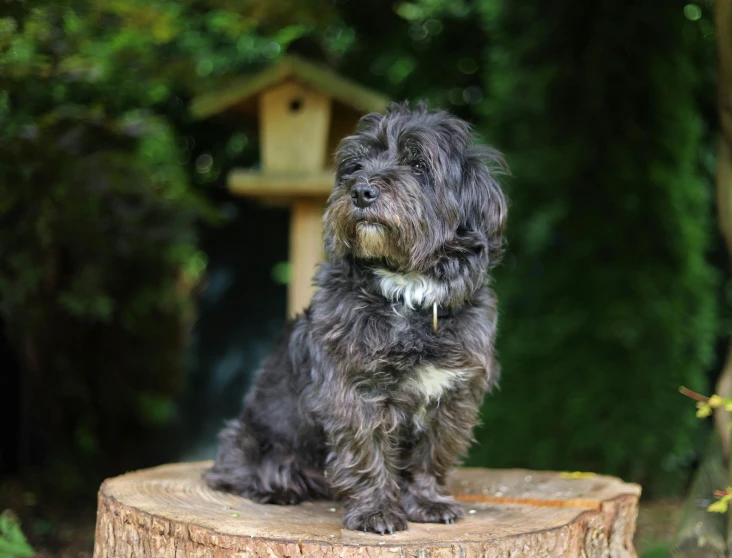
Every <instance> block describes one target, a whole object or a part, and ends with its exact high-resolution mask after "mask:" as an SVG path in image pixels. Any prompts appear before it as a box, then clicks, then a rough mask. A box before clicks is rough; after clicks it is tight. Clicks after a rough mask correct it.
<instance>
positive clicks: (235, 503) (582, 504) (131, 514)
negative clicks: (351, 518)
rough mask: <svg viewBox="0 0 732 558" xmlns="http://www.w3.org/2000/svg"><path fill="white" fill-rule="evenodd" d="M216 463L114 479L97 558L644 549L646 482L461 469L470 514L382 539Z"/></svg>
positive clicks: (333, 507) (622, 557) (331, 506)
mask: <svg viewBox="0 0 732 558" xmlns="http://www.w3.org/2000/svg"><path fill="white" fill-rule="evenodd" d="M210 465H211V463H210V462H199V463H179V464H172V465H163V466H161V467H156V468H153V469H145V470H142V471H137V472H134V473H128V474H126V475H122V476H120V477H116V478H113V479H108V480H107V481H105V482H104V484H102V487H101V489H100V491H99V509H98V514H97V529H96V543H95V547H94V556H95V558H112V557H115V558H117V557H121V556H124V557H137V556H145V557H148V556H150V557H162V558H168V557H170V558H188V557H209V558H223V557H240V558H244V557H250V556H251V557H257V558H258V557H268V558H276V557H293V558H295V557H301V556H314V557H320V556H324V557H328V558H330V557H333V558H335V557H346V558H349V557H360V558H371V557H414V558H427V557H441V558H448V557H458V556H460V557H464V558H469V557H476V558H477V557H496V558H504V557H505V558H509V557H510V558H519V557H526V558H541V557H561V558H573V557H583V558H594V557H603V558H607V557H613V558H614V557H618V558H626V557H633V556H636V553H635V550H634V548H633V542H632V541H633V534H634V531H635V520H636V515H637V511H638V497H639V495H640V487H639V486H638V485H635V484H628V483H624V482H622V481H620V480H618V479H616V478H613V477H606V476H601V475H571V474H570V475H563V474H561V473H551V472H535V471H527V470H490V469H469V468H465V469H458V470H457V471H455V472H454V474H453V475H452V476H451V480H450V486H451V489H452V491H453V493H454V494H455V495H456V497H457V499H458V500H459V501H461V502H462V503H463V505H464V506H465V510H466V512H467V513H466V517H465V519H462V520H460V521H458V522H457V523H456V524H454V525H440V524H417V523H410V524H409V530H408V531H405V532H400V533H397V534H395V535H387V536H380V535H375V534H371V533H362V532H357V531H349V530H345V529H343V528H342V526H341V517H342V513H343V508H342V505H341V504H336V503H332V502H315V503H304V504H299V505H297V506H272V505H260V504H255V503H254V502H252V501H250V500H246V499H244V498H240V497H237V496H232V495H231V494H226V493H223V492H218V491H215V490H211V489H210V488H208V487H207V486H206V485H204V483H203V482H202V481H201V473H202V472H203V471H204V470H205V469H206V468H207V467H209V466H210Z"/></svg>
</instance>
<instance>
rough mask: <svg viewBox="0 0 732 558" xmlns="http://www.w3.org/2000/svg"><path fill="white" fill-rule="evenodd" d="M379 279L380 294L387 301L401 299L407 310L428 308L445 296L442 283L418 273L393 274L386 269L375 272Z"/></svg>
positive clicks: (445, 288)
mask: <svg viewBox="0 0 732 558" xmlns="http://www.w3.org/2000/svg"><path fill="white" fill-rule="evenodd" d="M375 273H376V275H377V276H378V277H379V286H380V287H381V294H383V295H384V296H385V297H386V298H388V299H389V300H397V299H398V298H401V299H402V300H403V301H404V304H405V305H406V306H407V308H412V309H414V308H415V307H417V306H421V307H423V308H428V307H430V306H432V305H433V304H434V303H435V302H437V303H439V302H441V301H442V300H443V299H444V298H445V296H446V295H447V287H446V286H445V284H444V283H440V282H439V281H435V280H434V279H432V278H431V277H427V276H426V275H420V274H419V273H395V272H393V271H389V270H387V269H377V270H376V271H375Z"/></svg>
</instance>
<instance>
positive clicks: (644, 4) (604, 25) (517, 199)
mask: <svg viewBox="0 0 732 558" xmlns="http://www.w3.org/2000/svg"><path fill="white" fill-rule="evenodd" d="M491 4H494V3H491ZM683 7H684V4H683V3H680V2H669V3H659V2H656V1H655V0H642V1H639V2H634V3H627V2H622V3H621V2H615V3H612V2H600V1H589V2H585V3H577V2H572V1H568V0H564V1H563V2H544V1H543V0H527V1H525V2H510V1H505V2H503V3H500V4H499V7H498V9H497V10H496V11H494V10H493V9H491V10H488V9H486V11H485V13H484V16H485V19H486V22H487V23H486V25H488V26H489V27H490V28H491V29H492V30H494V32H495V40H496V45H495V46H494V48H492V49H491V51H490V54H491V63H492V77H490V78H489V80H488V81H489V84H488V85H489V87H490V90H491V91H492V97H491V105H490V107H489V108H490V111H489V115H488V118H487V120H486V128H487V130H488V131H489V133H490V135H491V137H492V139H493V141H494V143H495V144H496V145H498V146H500V148H501V149H503V150H504V151H505V152H506V154H507V157H508V161H509V163H510V165H511V167H512V171H513V173H514V178H513V179H512V180H510V196H511V198H512V207H511V212H510V232H509V242H510V245H509V256H508V257H507V259H506V262H505V266H504V268H503V269H502V270H500V271H499V277H498V280H497V288H498V291H499V296H500V300H501V324H500V340H499V351H500V361H501V363H502V366H503V379H502V381H501V389H500V391H497V392H496V393H495V394H494V396H492V397H490V398H489V400H488V401H487V403H486V405H485V406H484V413H483V420H484V427H483V428H482V429H481V430H480V432H479V434H478V437H479V439H480V441H481V445H480V447H479V448H478V449H476V450H475V451H474V452H473V456H472V458H473V461H474V462H477V463H483V464H489V465H491V466H496V467H509V466H530V467H536V468H557V469H565V470H577V469H579V470H593V471H597V472H604V473H614V474H620V475H623V476H625V477H626V478H628V479H630V480H636V481H641V482H644V483H650V485H649V486H650V487H651V488H657V487H661V488H662V489H669V488H671V486H672V484H670V482H669V481H670V479H671V478H672V476H669V475H668V474H667V473H670V474H672V473H673V472H675V471H677V470H678V468H679V467H680V466H682V465H684V464H685V463H687V462H688V460H689V458H690V456H691V451H692V449H693V444H692V441H693V440H692V437H693V434H694V432H695V429H697V428H698V423H697V421H696V419H695V418H694V409H693V405H691V404H690V403H689V401H687V400H685V399H684V398H682V397H681V396H680V395H679V393H678V388H679V386H680V385H682V384H683V385H686V386H688V387H690V388H692V389H699V390H704V389H706V387H707V386H706V383H705V373H706V371H707V369H708V367H709V365H710V360H711V357H712V348H713V343H714V340H715V335H716V320H717V317H716V310H715V297H716V285H717V280H718V279H717V274H716V272H715V270H713V269H712V267H711V266H710V265H709V264H708V263H707V261H706V260H705V253H706V251H707V249H708V245H709V242H710V231H711V227H712V226H713V222H712V214H711V194H710V183H709V179H708V175H706V174H705V173H704V172H702V170H701V169H700V162H699V160H700V156H699V155H700V147H701V143H700V138H701V129H702V128H701V122H700V118H699V116H698V110H697V107H696V105H695V97H694V95H695V93H696V91H697V88H698V86H699V79H698V75H697V69H696V68H695V67H694V66H693V64H692V60H693V55H694V51H695V49H699V48H702V47H701V46H700V42H701V41H702V38H701V34H700V33H699V31H698V29H697V28H696V26H695V24H694V23H693V22H691V21H688V20H687V19H686V18H685V17H684V11H683Z"/></svg>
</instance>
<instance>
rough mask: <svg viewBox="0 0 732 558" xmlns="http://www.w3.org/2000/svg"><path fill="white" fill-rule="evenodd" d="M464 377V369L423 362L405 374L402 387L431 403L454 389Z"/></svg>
mask: <svg viewBox="0 0 732 558" xmlns="http://www.w3.org/2000/svg"><path fill="white" fill-rule="evenodd" d="M465 378H466V373H465V371H464V370H452V369H449V368H441V367H439V366H435V365H433V364H425V365H421V366H418V367H417V368H416V369H415V370H414V371H413V372H412V373H411V374H409V375H408V376H407V378H406V380H405V381H404V382H403V384H402V389H404V390H407V391H409V392H412V393H414V394H416V395H417V396H418V397H419V398H420V399H421V400H422V401H423V402H425V403H431V402H435V401H439V400H440V398H441V397H442V396H443V395H444V394H445V393H446V392H448V391H453V390H455V389H456V388H457V387H458V386H459V385H460V384H461V383H462V382H463V381H464V380H465Z"/></svg>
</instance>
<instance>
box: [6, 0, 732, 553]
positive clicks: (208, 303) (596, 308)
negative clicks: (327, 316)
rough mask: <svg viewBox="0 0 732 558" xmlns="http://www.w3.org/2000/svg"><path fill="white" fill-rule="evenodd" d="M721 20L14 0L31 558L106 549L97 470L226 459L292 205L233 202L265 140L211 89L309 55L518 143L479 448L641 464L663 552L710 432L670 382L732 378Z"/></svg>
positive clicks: (12, 219)
mask: <svg viewBox="0 0 732 558" xmlns="http://www.w3.org/2000/svg"><path fill="white" fill-rule="evenodd" d="M726 2H727V0H717V4H718V6H717V7H716V8H717V11H718V12H720V11H721V8H722V7H723V4H724V3H726ZM714 11H715V6H714V2H713V1H712V0H684V1H677V0H668V1H666V2H658V1H657V0H635V1H632V2H631V1H620V0H616V1H613V2H607V1H603V0H583V1H580V0H555V1H552V2H548V1H546V0H523V1H522V2H512V1H510V0H388V1H386V0H369V1H368V2H363V1H357V0H137V1H135V0H105V1H103V2H93V1H91V0H69V1H67V2H52V1H46V0H34V1H33V2H28V1H25V2H23V1H17V0H16V1H14V0H10V1H7V2H4V3H3V4H2V6H1V7H0V511H2V510H3V509H11V510H13V513H14V516H15V517H17V518H19V519H20V521H21V523H22V529H23V531H24V533H25V535H26V536H27V537H28V539H29V542H30V544H31V546H33V547H34V548H35V549H36V551H38V552H39V553H40V554H39V555H42V556H90V552H91V547H92V544H93V542H92V537H93V527H94V506H95V492H96V490H97V488H98V486H99V483H100V482H101V481H102V480H103V479H104V478H105V477H108V476H112V475H116V474H120V473H122V472H125V471H128V470H131V469H135V468H139V467H144V466H150V465H154V464H158V463H162V462H166V461H176V460H193V459H206V458H211V457H212V456H213V452H214V449H215V433H216V432H217V430H218V429H219V428H220V427H221V425H222V423H223V420H224V419H225V418H226V417H232V416H234V415H235V414H236V413H237V412H238V410H239V407H240V404H241V399H242V396H243V394H244V392H245V390H246V388H247V386H248V383H249V379H250V378H251V375H252V373H253V372H254V371H255V370H256V368H257V366H258V365H259V363H260V362H261V360H262V359H263V357H264V356H265V355H266V354H267V352H268V350H269V347H270V344H271V342H272V341H273V338H274V336H275V335H276V334H277V332H278V330H279V329H280V327H281V326H282V324H283V323H284V320H285V317H286V314H287V310H286V309H287V298H286V297H287V283H288V281H289V280H290V277H291V264H290V263H289V262H288V258H289V256H288V243H289V226H290V211H289V209H288V208H287V207H285V206H282V205H278V204H268V203H262V202H260V201H258V200H255V199H252V198H248V197H243V196H235V195H232V194H231V193H230V192H229V190H228V189H227V175H228V173H229V171H230V170H231V169H232V168H255V169H256V168H257V167H258V166H260V164H261V161H260V146H259V136H258V131H257V129H256V127H250V126H246V125H245V124H244V123H243V122H240V121H239V120H237V119H235V118H222V117H220V116H219V117H211V118H200V117H197V116H195V115H194V114H193V113H192V111H191V110H190V107H191V101H192V100H193V99H195V98H197V97H199V96H201V95H210V94H212V93H216V92H217V91H220V90H223V89H225V88H226V87H227V84H228V83H230V82H231V80H232V79H234V78H238V79H240V80H241V78H242V76H246V75H251V74H254V73H257V72H260V71H263V70H264V69H266V68H267V67H269V66H272V65H275V64H277V63H278V61H280V60H282V59H283V57H284V56H287V55H291V54H296V55H298V56H300V57H302V58H305V59H308V60H310V61H313V62H314V63H316V64H319V65H322V66H325V67H328V68H329V69H330V70H331V71H333V72H335V73H337V74H338V75H339V76H341V77H343V78H345V79H348V80H351V81H353V82H355V83H357V84H360V85H361V86H363V87H366V88H369V89H370V90H373V91H375V92H378V93H380V94H382V95H384V96H385V97H388V98H390V99H394V100H404V99H410V100H417V99H426V100H428V101H429V103H430V105H431V106H433V107H442V108H445V109H448V110H450V111H452V112H454V113H455V114H457V115H459V116H461V117H463V118H465V119H467V120H469V121H470V122H471V123H472V124H473V125H474V126H475V128H476V130H477V131H478V132H479V133H480V134H481V136H482V137H483V138H484V139H485V141H487V142H489V143H490V144H492V145H494V146H496V147H497V148H499V149H500V150H501V151H503V152H504V153H505V154H506V157H507V160H508V163H509V165H510V167H511V170H512V176H511V177H509V178H506V179H505V180H504V185H505V187H506V189H507V191H508V193H509V196H510V198H511V200H512V202H511V211H510V219H509V223H510V224H509V248H508V252H507V256H506V258H505V260H504V264H503V266H502V267H501V268H500V269H498V270H497V272H496V274H495V281H494V286H495V289H496V290H497V291H498V294H499V300H500V303H501V325H500V339H499V343H498V348H499V358H500V362H501V365H502V368H503V379H502V381H501V386H500V390H498V391H496V392H495V393H494V394H493V395H491V396H489V397H488V398H487V399H486V403H485V405H484V410H483V416H482V421H483V426H482V427H481V428H480V430H479V431H478V432H477V439H478V442H479V443H478V444H476V445H475V446H474V447H473V450H472V453H471V456H470V461H469V462H470V464H472V465H480V466H486V467H522V468H537V469H558V470H568V471H594V472H598V473H607V474H613V475H619V476H622V477H623V478H624V479H625V480H628V481H634V482H639V483H641V484H642V485H643V489H644V497H645V501H644V506H643V510H642V512H641V519H640V525H639V533H638V537H639V539H637V541H638V546H639V550H640V551H641V555H644V556H647V557H650V556H666V555H667V553H668V552H669V550H670V549H671V546H672V539H673V536H674V532H675V530H676V526H677V523H678V521H679V520H680V518H681V515H682V507H683V499H684V497H686V496H687V495H688V494H689V487H690V483H691V480H692V478H693V475H694V473H695V471H698V470H699V467H698V466H699V463H700V461H701V459H702V456H703V455H704V453H705V451H706V448H707V446H708V440H709V438H710V434H712V433H713V421H712V420H711V419H708V420H706V421H703V420H699V419H698V418H696V416H695V413H696V408H695V406H694V402H693V401H691V400H690V399H688V398H685V397H684V396H682V395H681V394H680V393H679V387H680V386H682V385H683V386H686V387H687V388H689V389H691V390H693V391H695V392H699V393H702V394H705V395H709V394H711V393H713V392H714V391H715V385H716V384H717V382H718V381H719V379H720V377H722V376H721V374H722V371H723V370H724V365H725V361H726V359H727V352H728V346H729V335H730V332H731V329H732V323H731V322H730V318H731V317H732V312H731V309H730V302H731V301H732V290H731V284H730V272H729V264H728V261H729V253H728V250H727V246H726V244H725V241H724V236H723V234H722V232H721V231H722V230H725V227H732V220H730V219H732V217H727V216H726V215H727V214H728V213H730V209H732V206H730V208H728V205H727V204H728V200H727V199H726V198H725V192H727V190H726V189H725V188H726V187H727V183H726V182H722V183H720V184H719V185H718V186H717V187H716V188H715V173H716V170H717V166H718V164H717V158H718V157H717V153H718V146H719V143H720V137H721V138H722V148H721V151H719V152H720V153H721V154H722V157H723V158H724V157H726V156H728V155H729V152H728V151H725V144H724V137H725V135H724V134H720V124H719V121H720V117H719V111H718V108H717V98H718V85H719V83H718V82H722V85H724V79H718V71H717V67H718V55H717V48H718V46H722V45H723V44H724V40H725V39H726V40H727V41H732V38H731V37H732V32H729V33H727V32H726V31H725V30H724V29H725V26H724V25H719V26H718V29H717V30H715V21H714V20H715V14H714ZM717 17H719V16H717ZM729 25H732V23H730V24H727V26H729ZM721 33H727V35H726V37H725V36H720V34H721ZM722 67H723V68H724V64H723V65H722ZM727 79H728V80H729V79H730V78H729V77H728V78H727ZM722 91H723V92H724V87H722ZM725 103H726V101H724V100H723V102H722V107H723V109H725V107H726V108H727V109H729V106H732V104H730V105H729V106H727V105H726V104H725ZM730 139H732V137H730ZM728 164H729V163H728V162H727V161H726V159H725V161H722V160H720V162H719V167H720V169H722V168H723V167H724V165H728ZM729 168H732V167H729ZM721 175H722V173H720V176H721ZM729 176H732V174H731V175H729ZM729 176H728V177H727V180H728V181H732V178H729ZM728 187H729V188H730V190H732V184H729V185H728ZM715 191H718V192H719V198H718V199H719V200H720V202H719V207H718V202H717V201H716V200H717V196H716V195H715ZM718 210H719V211H718ZM722 378H723V377H722ZM723 384H724V382H723ZM731 389H732V388H731ZM720 431H724V428H723V429H721V430H720ZM722 438H723V440H724V433H722ZM718 488H720V489H721V488H723V486H719V487H718ZM19 555H20V554H19Z"/></svg>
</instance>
